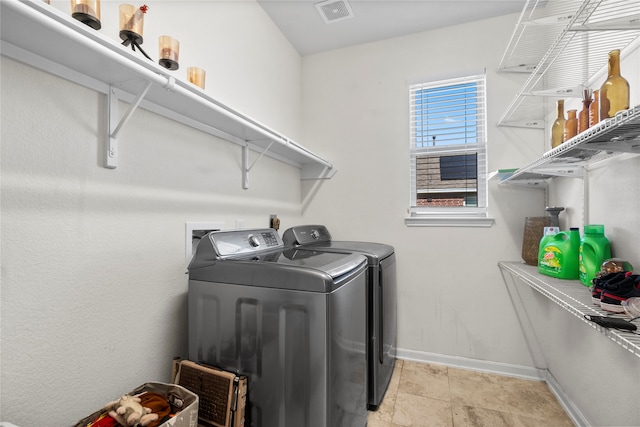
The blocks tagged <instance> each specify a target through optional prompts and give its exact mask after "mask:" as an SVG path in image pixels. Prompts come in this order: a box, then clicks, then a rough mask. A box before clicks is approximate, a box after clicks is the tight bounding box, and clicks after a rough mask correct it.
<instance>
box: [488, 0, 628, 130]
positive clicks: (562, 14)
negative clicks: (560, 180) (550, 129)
mask: <svg viewBox="0 0 640 427" xmlns="http://www.w3.org/2000/svg"><path fill="white" fill-rule="evenodd" d="M639 37H640V2H638V1H627V0H546V1H538V0H528V1H527V3H526V4H525V7H524V8H523V11H522V13H521V15H520V18H519V20H518V23H517V25H516V28H515V30H514V33H513V35H512V37H511V40H510V42H509V44H508V46H507V49H506V51H505V54H504V56H503V58H502V61H501V63H500V65H499V67H498V69H499V71H503V72H522V73H529V77H528V79H527V80H526V82H525V84H524V85H523V87H522V88H521V89H520V91H519V92H518V93H517V95H516V97H515V99H514V100H513V101H512V103H511V104H510V105H509V107H508V108H507V111H506V112H505V113H504V115H503V116H502V118H501V119H500V121H499V123H498V124H499V125H501V126H514V127H525V128H538V129H544V127H545V118H546V116H547V113H548V112H549V111H555V106H554V104H555V100H556V99H557V98H581V97H582V93H583V89H586V88H587V87H589V85H590V83H591V81H590V79H591V78H593V76H595V75H597V74H598V73H599V72H605V71H606V66H607V60H608V53H609V51H611V50H613V49H621V50H622V51H623V54H624V52H625V48H627V47H630V46H631V45H632V44H633V43H634V42H636V41H637V40H638V38H639Z"/></svg>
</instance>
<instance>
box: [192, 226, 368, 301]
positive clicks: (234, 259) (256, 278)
mask: <svg viewBox="0 0 640 427" xmlns="http://www.w3.org/2000/svg"><path fill="white" fill-rule="evenodd" d="M214 233H215V232H214ZM214 233H210V235H207V236H206V238H203V239H202V240H201V241H200V243H199V244H198V247H197V249H196V253H195V255H194V257H193V260H192V261H191V264H190V265H189V280H200V281H205V282H216V283H228V284H234V285H246V286H259V287H267V288H279V289H288V290H300V291H310V292H331V291H333V290H335V289H337V288H339V287H340V286H342V284H344V283H346V282H347V281H349V280H350V279H351V278H353V277H355V276H356V275H358V274H361V273H362V272H364V270H365V269H366V266H367V259H366V257H365V256H363V255H361V254H353V253H345V252H319V251H314V250H312V249H311V248H309V249H307V248H285V247H284V246H283V244H282V240H280V238H279V237H278V236H277V232H275V230H270V229H267V230H243V231H241V232H235V231H234V232H223V233H227V234H225V235H223V234H221V233H220V232H218V234H216V235H213V236H211V234H214ZM274 233H275V234H274ZM251 236H257V241H256V240H252V239H251ZM245 242H250V243H249V246H250V247H246V245H245ZM251 242H252V243H251ZM254 245H256V246H254ZM265 248H266V249H265ZM220 252H222V253H220Z"/></svg>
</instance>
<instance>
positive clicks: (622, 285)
mask: <svg viewBox="0 0 640 427" xmlns="http://www.w3.org/2000/svg"><path fill="white" fill-rule="evenodd" d="M633 297H640V275H639V274H631V273H626V277H624V278H623V279H622V280H619V279H618V278H617V277H616V278H614V279H612V280H609V281H608V282H606V283H604V284H603V287H602V295H601V297H600V307H602V309H603V310H606V311H610V312H612V313H624V307H623V306H622V301H625V300H627V299H628V298H633Z"/></svg>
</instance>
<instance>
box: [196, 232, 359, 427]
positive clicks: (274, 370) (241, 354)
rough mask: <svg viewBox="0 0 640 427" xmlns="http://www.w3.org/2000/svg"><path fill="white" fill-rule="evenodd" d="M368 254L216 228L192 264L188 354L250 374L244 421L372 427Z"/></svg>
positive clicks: (267, 425)
mask: <svg viewBox="0 0 640 427" xmlns="http://www.w3.org/2000/svg"><path fill="white" fill-rule="evenodd" d="M366 287H367V259H366V257H364V256H363V255H360V254H352V253H345V252H337V253H328V252H320V251H314V250H310V249H305V248H285V247H284V244H283V242H282V239H281V238H280V236H279V235H278V233H277V232H276V231H275V230H273V229H255V230H239V231H223V232H212V233H210V234H208V235H207V236H205V238H203V239H202V240H201V241H200V243H199V244H198V247H197V249H196V252H195V255H194V258H193V260H192V261H191V264H190V265H189V291H188V305H189V310H188V311H189V359H191V360H193V361H196V362H201V363H206V364H209V365H213V366H217V367H220V368H222V369H225V370H228V371H232V372H237V373H240V374H243V375H246V376H248V378H249V384H248V390H249V394H248V402H247V406H248V408H249V409H248V411H247V421H248V422H247V425H251V426H256V427H274V426H296V427H298V426H300V427H304V426H309V427H336V426H341V427H342V426H344V427H347V426H349V427H351V426H354V427H359V426H366V424H367V390H366V378H367V373H366V369H367V354H366V351H367V346H366V343H365V337H366V304H365V298H366Z"/></svg>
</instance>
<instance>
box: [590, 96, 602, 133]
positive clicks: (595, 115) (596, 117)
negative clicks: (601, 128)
mask: <svg viewBox="0 0 640 427" xmlns="http://www.w3.org/2000/svg"><path fill="white" fill-rule="evenodd" d="M599 98H600V91H599V90H597V89H596V90H594V91H593V99H592V100H591V104H590V105H589V127H591V126H593V125H595V124H596V123H598V122H599V121H600V109H599V107H598V105H600V99H599Z"/></svg>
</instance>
